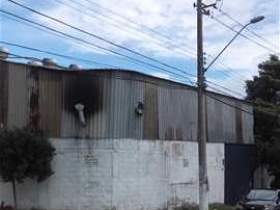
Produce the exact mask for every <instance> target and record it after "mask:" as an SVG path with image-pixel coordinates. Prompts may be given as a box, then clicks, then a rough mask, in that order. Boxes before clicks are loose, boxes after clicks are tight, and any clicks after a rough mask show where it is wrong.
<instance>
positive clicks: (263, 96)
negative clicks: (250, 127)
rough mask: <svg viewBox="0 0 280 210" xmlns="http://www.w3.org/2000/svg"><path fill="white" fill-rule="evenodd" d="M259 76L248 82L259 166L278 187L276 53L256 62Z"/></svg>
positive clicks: (279, 80) (279, 74) (279, 72)
mask: <svg viewBox="0 0 280 210" xmlns="http://www.w3.org/2000/svg"><path fill="white" fill-rule="evenodd" d="M258 67H259V76H255V77H254V78H253V80H250V81H247V82H246V84H247V99H248V100H250V101H252V102H254V104H255V110H254V118H255V140H256V146H257V154H258V165H267V166H268V170H269V173H270V174H271V175H273V176H274V177H275V179H274V181H273V183H272V187H278V188H280V117H279V116H280V61H279V58H278V57H277V56H275V55H271V56H270V59H269V60H267V61H265V62H263V63H261V64H259V66H258Z"/></svg>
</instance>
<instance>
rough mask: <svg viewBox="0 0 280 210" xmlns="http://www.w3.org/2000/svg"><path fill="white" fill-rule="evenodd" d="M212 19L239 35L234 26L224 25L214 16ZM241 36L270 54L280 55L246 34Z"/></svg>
mask: <svg viewBox="0 0 280 210" xmlns="http://www.w3.org/2000/svg"><path fill="white" fill-rule="evenodd" d="M211 19H212V20H215V21H216V22H217V23H219V24H220V25H222V26H224V27H226V28H227V29H229V30H231V31H233V32H235V33H238V31H237V30H235V29H234V28H233V27H232V26H230V25H228V24H226V23H224V22H223V21H221V20H219V19H218V18H216V17H214V16H211ZM240 36H242V37H243V38H245V39H247V40H248V41H250V42H252V43H254V44H256V45H258V46H259V47H261V48H263V49H265V50H267V51H268V52H270V53H271V52H273V53H275V54H280V53H279V52H277V51H275V50H273V49H271V48H269V47H267V46H265V45H263V44H261V43H259V42H258V41H256V40H254V39H252V38H250V37H248V36H246V35H244V34H242V33H241V34H240Z"/></svg>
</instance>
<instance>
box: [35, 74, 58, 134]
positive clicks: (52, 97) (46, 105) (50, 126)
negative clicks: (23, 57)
mask: <svg viewBox="0 0 280 210" xmlns="http://www.w3.org/2000/svg"><path fill="white" fill-rule="evenodd" d="M31 71H32V70H31ZM34 71H37V73H38V108H39V117H40V121H39V127H40V129H44V131H45V133H46V134H47V135H48V136H51V137H60V124H61V122H60V121H61V113H62V74H61V73H60V72H58V71H44V70H36V69H34Z"/></svg>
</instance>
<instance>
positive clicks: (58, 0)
mask: <svg viewBox="0 0 280 210" xmlns="http://www.w3.org/2000/svg"><path fill="white" fill-rule="evenodd" d="M55 1H56V2H58V3H60V4H63V5H64V6H67V7H70V8H71V9H74V10H78V11H80V12H83V13H84V14H88V13H86V11H83V10H80V9H77V8H75V7H73V6H72V5H69V4H66V3H65V2H61V1H60V0H55ZM71 2H72V3H75V4H77V5H80V6H82V7H83V8H84V9H86V10H88V9H89V8H88V7H87V6H85V5H83V4H81V3H80V2H75V1H71ZM88 2H91V1H88ZM91 3H92V4H94V5H97V6H98V7H100V8H101V9H104V10H107V11H109V12H110V13H113V14H114V15H117V16H120V17H121V18H123V19H124V16H122V15H120V14H118V13H116V12H114V11H112V10H110V9H107V8H104V7H102V6H101V5H100V4H97V3H94V2H91ZM90 11H91V12H95V13H92V15H93V14H94V15H96V14H97V12H96V11H93V10H90ZM88 15H89V14H88ZM92 15H89V16H90V17H91V18H96V17H95V16H92ZM98 15H102V14H98ZM102 16H103V17H105V18H108V16H106V15H102ZM125 20H126V21H128V20H127V19H125ZM131 21H133V20H129V21H128V22H131ZM133 23H135V24H136V25H138V26H140V27H141V26H142V25H139V24H137V22H133ZM111 25H112V24H111ZM113 26H115V27H117V28H118V29H119V28H120V27H119V26H116V25H113ZM133 29H134V30H137V31H138V32H142V31H139V29H138V28H133ZM153 31H154V32H157V31H156V30H153ZM142 33H143V32H142ZM143 34H145V35H148V34H146V33H143ZM158 34H160V33H158ZM170 40H171V39H170ZM171 41H172V40H171ZM157 44H159V43H157ZM159 45H160V46H161V47H163V46H162V44H159ZM165 48H166V49H168V50H170V49H169V48H168V47H165ZM184 54H185V52H184ZM192 56H196V54H194V55H192ZM209 56H210V55H209ZM211 57H213V56H211ZM221 73H223V72H221ZM226 76H228V75H226ZM242 79H243V78H242ZM242 79H241V80H242Z"/></svg>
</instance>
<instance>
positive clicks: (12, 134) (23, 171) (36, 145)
mask: <svg viewBox="0 0 280 210" xmlns="http://www.w3.org/2000/svg"><path fill="white" fill-rule="evenodd" d="M54 155H55V149H54V147H53V146H52V145H51V143H50V142H49V141H48V139H47V138H45V137H44V136H43V135H42V133H40V132H33V131H31V130H30V129H26V128H24V129H19V128H15V129H5V130H0V177H1V178H2V180H3V181H4V182H10V183H12V186H13V197H14V203H15V208H17V199H16V183H22V182H24V180H25V179H26V178H30V179H36V180H37V182H41V181H43V180H45V179H46V178H48V177H49V176H51V175H52V174H53V171H52V168H51V161H52V159H53V156H54Z"/></svg>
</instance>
